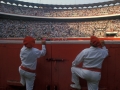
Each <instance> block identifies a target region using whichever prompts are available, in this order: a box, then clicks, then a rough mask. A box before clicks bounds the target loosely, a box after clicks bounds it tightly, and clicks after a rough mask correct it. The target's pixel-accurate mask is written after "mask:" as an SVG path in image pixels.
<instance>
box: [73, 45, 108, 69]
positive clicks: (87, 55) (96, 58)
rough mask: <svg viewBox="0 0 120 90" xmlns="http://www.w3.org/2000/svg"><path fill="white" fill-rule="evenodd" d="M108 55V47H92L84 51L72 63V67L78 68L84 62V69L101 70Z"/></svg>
mask: <svg viewBox="0 0 120 90" xmlns="http://www.w3.org/2000/svg"><path fill="white" fill-rule="evenodd" d="M107 55H108V49H106V47H105V46H104V47H102V49H101V48H95V47H92V46H91V47H90V48H86V49H84V50H82V51H81V52H80V53H79V54H78V55H77V57H76V58H75V60H74V61H73V62H72V66H77V65H79V63H81V62H83V67H86V68H101V67H102V62H103V60H104V59H105V58H106V57H107Z"/></svg>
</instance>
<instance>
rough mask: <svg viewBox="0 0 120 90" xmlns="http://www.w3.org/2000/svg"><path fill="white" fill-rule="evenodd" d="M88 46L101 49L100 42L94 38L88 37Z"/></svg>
mask: <svg viewBox="0 0 120 90" xmlns="http://www.w3.org/2000/svg"><path fill="white" fill-rule="evenodd" d="M90 45H91V46H93V47H102V45H101V43H100V40H99V39H98V38H97V37H96V36H91V37H90Z"/></svg>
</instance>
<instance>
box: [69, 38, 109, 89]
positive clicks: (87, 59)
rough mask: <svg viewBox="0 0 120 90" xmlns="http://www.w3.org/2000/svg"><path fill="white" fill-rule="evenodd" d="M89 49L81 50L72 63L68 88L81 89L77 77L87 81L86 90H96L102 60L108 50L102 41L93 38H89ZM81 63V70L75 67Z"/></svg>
mask: <svg viewBox="0 0 120 90" xmlns="http://www.w3.org/2000/svg"><path fill="white" fill-rule="evenodd" d="M90 45H91V47H90V48H86V49H84V50H82V51H81V52H80V53H79V54H78V55H77V57H76V58H75V60H74V61H73V62H72V67H71V72H72V82H73V83H74V84H71V85H70V86H71V87H72V88H75V89H79V90H80V89H81V86H80V84H79V77H81V78H83V79H85V80H86V81H87V85H88V90H98V85H99V81H100V78H101V68H102V63H103V61H104V59H105V58H106V57H107V56H108V50H107V49H106V47H105V43H104V41H101V42H100V41H99V39H98V38H97V37H95V36H91V40H90ZM80 63H83V66H82V68H79V67H76V66H77V65H79V64H80Z"/></svg>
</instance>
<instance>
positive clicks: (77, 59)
mask: <svg viewBox="0 0 120 90" xmlns="http://www.w3.org/2000/svg"><path fill="white" fill-rule="evenodd" d="M84 55H85V54H84V51H82V52H80V53H79V54H78V55H77V57H76V58H75V60H74V61H73V62H72V66H73V67H75V66H77V65H79V64H80V63H81V62H82V61H83V58H84Z"/></svg>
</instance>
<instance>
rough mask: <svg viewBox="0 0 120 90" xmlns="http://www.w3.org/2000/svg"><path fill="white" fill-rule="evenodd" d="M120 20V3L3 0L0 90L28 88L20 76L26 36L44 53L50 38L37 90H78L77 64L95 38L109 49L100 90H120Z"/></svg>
mask: <svg viewBox="0 0 120 90" xmlns="http://www.w3.org/2000/svg"><path fill="white" fill-rule="evenodd" d="M25 6H26V7H25ZM29 6H31V7H29ZM119 17H120V1H119V0H114V1H107V2H101V3H93V4H76V5H52V4H36V3H29V2H22V1H16V0H0V61H1V62H0V90H25V88H24V87H23V86H21V85H20V83H19V81H20V76H19V72H18V67H19V65H20V58H19V53H20V49H21V47H22V45H23V44H22V42H23V38H24V37H25V36H32V37H33V38H35V40H36V41H35V42H36V45H35V47H36V48H39V49H41V40H42V39H44V40H46V49H47V55H46V56H44V57H42V58H40V59H38V65H37V70H36V80H35V84H34V90H72V89H71V88H70V83H71V71H70V68H71V63H72V61H73V60H74V58H75V57H76V55H77V54H78V53H79V52H80V51H81V50H83V49H84V48H87V47H89V46H90V45H89V42H90V36H92V35H94V36H97V37H98V38H99V39H100V40H104V41H105V44H106V47H107V48H108V50H109V56H108V57H107V58H106V59H105V60H104V62H103V66H102V72H101V73H102V77H101V80H100V83H99V90H120V73H119V71H120V65H119V64H120V61H119V58H120V18H119ZM80 67H81V65H80ZM80 81H81V87H82V90H88V89H87V83H86V81H85V80H84V79H81V78H80Z"/></svg>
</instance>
